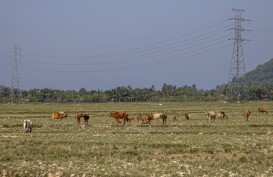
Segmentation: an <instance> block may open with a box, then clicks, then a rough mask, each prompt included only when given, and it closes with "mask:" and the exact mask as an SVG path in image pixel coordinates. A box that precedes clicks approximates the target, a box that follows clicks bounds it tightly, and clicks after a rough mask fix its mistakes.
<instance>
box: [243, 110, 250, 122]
mask: <svg viewBox="0 0 273 177" xmlns="http://www.w3.org/2000/svg"><path fill="white" fill-rule="evenodd" d="M250 114H251V111H250V110H249V109H247V110H245V112H244V116H245V118H246V121H248V118H249V116H250Z"/></svg>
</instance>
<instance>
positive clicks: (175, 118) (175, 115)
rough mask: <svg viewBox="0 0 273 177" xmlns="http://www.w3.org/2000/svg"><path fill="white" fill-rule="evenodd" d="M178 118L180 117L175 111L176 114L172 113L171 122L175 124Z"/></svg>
mask: <svg viewBox="0 0 273 177" xmlns="http://www.w3.org/2000/svg"><path fill="white" fill-rule="evenodd" d="M179 117H180V115H179V112H178V111H176V112H175V113H174V116H173V121H174V122H177V121H178V118H179Z"/></svg>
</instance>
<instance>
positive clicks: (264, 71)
mask: <svg viewBox="0 0 273 177" xmlns="http://www.w3.org/2000/svg"><path fill="white" fill-rule="evenodd" d="M245 77H246V79H247V81H248V82H250V83H256V84H259V85H267V86H273V58H272V59H271V60H269V61H268V62H266V63H264V64H262V65H258V66H257V68H256V69H254V70H252V71H250V72H248V73H246V75H245Z"/></svg>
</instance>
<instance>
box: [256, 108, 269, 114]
mask: <svg viewBox="0 0 273 177" xmlns="http://www.w3.org/2000/svg"><path fill="white" fill-rule="evenodd" d="M258 111H259V113H264V112H265V113H266V114H268V111H267V110H266V109H265V108H258Z"/></svg>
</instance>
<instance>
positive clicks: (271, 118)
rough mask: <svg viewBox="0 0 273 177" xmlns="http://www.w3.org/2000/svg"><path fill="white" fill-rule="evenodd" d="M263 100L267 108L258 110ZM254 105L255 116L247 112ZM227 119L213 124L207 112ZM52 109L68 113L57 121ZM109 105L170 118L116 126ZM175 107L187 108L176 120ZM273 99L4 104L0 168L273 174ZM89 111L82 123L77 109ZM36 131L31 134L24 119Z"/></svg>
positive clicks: (30, 172)
mask: <svg viewBox="0 0 273 177" xmlns="http://www.w3.org/2000/svg"><path fill="white" fill-rule="evenodd" d="M258 107H265V108H267V109H268V110H269V114H268V115H266V114H263V115H262V114H259V113H258V112H257V109H258ZM245 109H251V110H253V113H252V115H251V116H250V120H249V121H246V120H245V118H244V117H243V116H242V115H243V111H244V110H245ZM208 110H214V111H225V112H226V113H228V115H229V119H228V120H224V121H219V120H217V121H215V122H214V123H208V122H207V120H206V119H205V112H206V111H208ZM54 111H65V112H68V114H69V117H68V118H67V119H66V120H62V121H57V120H55V121H53V122H52V121H51V119H50V114H51V112H54ZM110 111H128V113H129V114H130V115H135V114H136V113H143V114H144V113H150V112H153V113H155V112H166V113H167V115H168V120H167V124H166V125H162V124H161V122H160V121H159V120H156V121H153V122H152V125H151V126H149V125H142V124H140V123H138V122H137V120H133V122H132V123H130V125H126V126H122V125H116V122H115V121H114V119H113V118H110V117H109V116H108V114H109V112H110ZM175 111H179V112H180V113H181V114H182V113H184V112H189V115H190V120H185V118H184V117H183V116H181V117H180V118H179V120H178V122H173V120H172V118H173V115H174V112H175ZM272 111H273V102H252V103H250V102H247V103H240V104H238V103H226V104H224V103H162V105H161V104H159V103H122V104H120V103H104V104H22V105H3V104H2V105H0V152H1V153H0V169H1V173H0V174H2V175H3V174H7V175H11V174H12V175H16V174H18V175H19V176H30V175H33V174H35V175H37V174H40V175H44V176H50V175H59V176H60V175H63V176H71V175H72V176H73V174H75V175H80V176H84V175H85V176H92V175H94V176H273V163H272V162H273V113H272ZM76 112H85V113H88V114H90V116H91V119H90V121H89V126H88V127H86V128H84V127H82V126H80V127H77V126H76V120H75V119H74V118H73V114H74V113H76ZM23 119H30V120H31V121H32V122H33V124H34V128H33V132H32V133H25V132H24V131H23V129H22V120H23Z"/></svg>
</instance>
